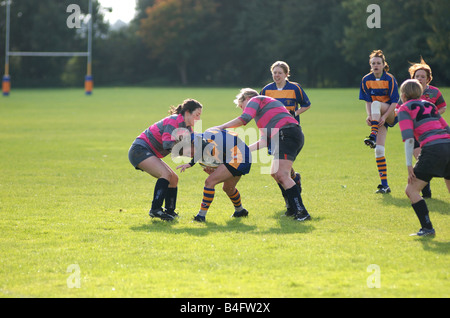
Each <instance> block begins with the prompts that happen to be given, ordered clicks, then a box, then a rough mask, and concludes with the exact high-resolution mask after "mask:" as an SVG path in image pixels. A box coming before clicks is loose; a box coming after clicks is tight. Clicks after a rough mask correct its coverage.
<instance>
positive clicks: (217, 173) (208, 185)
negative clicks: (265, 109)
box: [177, 128, 251, 222]
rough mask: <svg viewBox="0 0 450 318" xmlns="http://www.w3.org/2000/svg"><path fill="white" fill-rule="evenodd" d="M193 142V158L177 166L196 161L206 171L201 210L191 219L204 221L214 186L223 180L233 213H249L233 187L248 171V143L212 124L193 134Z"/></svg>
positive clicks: (184, 166)
mask: <svg viewBox="0 0 450 318" xmlns="http://www.w3.org/2000/svg"><path fill="white" fill-rule="evenodd" d="M192 142H193V145H194V151H193V153H194V158H193V159H192V160H191V162H190V163H188V164H184V165H180V166H178V167H177V169H180V171H181V172H183V171H185V170H186V169H188V168H190V167H192V166H193V165H194V164H195V163H196V162H199V164H200V165H201V166H202V167H203V168H204V171H205V172H206V173H208V174H209V176H208V177H207V178H206V180H205V186H204V189H203V199H202V203H201V206H200V211H199V212H198V214H197V215H196V216H195V217H194V221H197V222H205V220H206V213H207V212H208V209H209V208H210V206H211V204H212V202H213V200H214V195H215V187H216V185H218V184H220V183H223V186H222V189H223V191H224V192H225V193H226V194H227V195H228V197H229V198H230V200H231V202H232V203H233V205H234V209H235V211H234V214H233V215H232V217H246V216H248V211H247V210H246V209H244V208H243V206H242V203H241V195H240V193H239V191H238V189H236V185H237V183H238V182H239V180H240V179H241V176H243V175H246V174H248V173H249V172H250V168H251V153H250V150H249V148H248V147H247V145H246V144H245V143H244V142H243V141H242V140H241V139H239V137H237V135H236V134H234V133H232V132H229V131H226V130H219V129H214V128H212V129H208V130H206V131H205V133H204V134H196V135H194V134H193V138H192Z"/></svg>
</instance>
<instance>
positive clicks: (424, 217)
mask: <svg viewBox="0 0 450 318" xmlns="http://www.w3.org/2000/svg"><path fill="white" fill-rule="evenodd" d="M412 207H413V209H414V212H416V215H417V218H418V219H419V222H420V225H421V226H422V228H423V229H429V230H430V229H432V228H433V224H431V221H430V217H429V215H428V207H427V204H426V203H425V200H423V199H422V200H420V201H419V202H416V203H414V204H412Z"/></svg>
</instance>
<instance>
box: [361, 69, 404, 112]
mask: <svg viewBox="0 0 450 318" xmlns="http://www.w3.org/2000/svg"><path fill="white" fill-rule="evenodd" d="M399 98H400V96H399V94H398V85H397V80H396V79H395V77H394V76H393V75H392V74H390V73H387V72H383V75H382V76H381V78H380V79H377V78H375V75H374V74H373V73H372V72H371V73H369V74H367V75H366V76H364V77H363V79H362V81H361V88H360V92H359V99H360V100H364V101H366V102H374V101H379V102H382V103H387V104H394V103H398V100H399Z"/></svg>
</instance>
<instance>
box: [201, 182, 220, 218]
mask: <svg viewBox="0 0 450 318" xmlns="http://www.w3.org/2000/svg"><path fill="white" fill-rule="evenodd" d="M215 192H216V190H215V189H210V188H206V187H205V188H203V199H202V205H201V207H200V211H199V212H198V214H199V215H201V216H205V215H206V213H207V212H208V209H209V207H210V205H211V203H212V202H213V200H214V193H215Z"/></svg>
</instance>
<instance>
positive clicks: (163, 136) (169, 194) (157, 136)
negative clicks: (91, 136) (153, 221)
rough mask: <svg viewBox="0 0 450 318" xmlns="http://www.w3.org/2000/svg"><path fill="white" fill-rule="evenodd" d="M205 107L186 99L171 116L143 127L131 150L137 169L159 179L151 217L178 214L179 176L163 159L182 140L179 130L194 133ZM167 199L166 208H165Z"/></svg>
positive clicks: (166, 217)
mask: <svg viewBox="0 0 450 318" xmlns="http://www.w3.org/2000/svg"><path fill="white" fill-rule="evenodd" d="M202 108H203V106H202V104H200V103H199V102H198V101H196V100H194V99H187V100H185V101H184V102H183V103H182V104H181V105H178V107H176V108H175V107H173V106H172V107H171V108H170V111H169V113H170V116H168V117H166V118H163V119H161V120H160V121H158V122H156V123H154V124H153V125H151V126H150V127H148V128H147V129H146V130H144V131H143V132H142V133H141V134H140V135H139V136H138V137H137V138H136V139H135V141H134V142H133V144H132V145H131V147H130V149H129V151H128V159H129V160H130V163H131V164H132V165H133V167H134V168H135V169H136V170H141V171H145V172H147V173H148V174H149V175H150V176H152V177H153V178H156V179H157V180H156V184H155V188H154V190H153V200H152V204H151V209H150V212H149V215H150V217H151V218H159V219H161V220H164V221H172V220H174V219H175V217H177V216H178V214H177V213H176V212H175V208H176V202H177V192H178V176H177V174H176V173H175V172H174V171H173V170H172V169H171V168H170V167H169V165H167V164H166V163H165V162H164V161H163V160H162V158H164V157H166V156H167V155H169V154H170V153H171V152H172V148H174V147H175V146H176V145H177V144H178V143H179V142H180V141H181V138H180V137H182V136H177V133H176V132H177V130H178V129H181V131H183V129H184V130H186V131H188V132H189V133H192V127H193V126H194V124H195V121H197V120H200V116H201V114H202ZM174 135H175V136H174ZM164 202H165V209H163V207H162V205H163V203H164Z"/></svg>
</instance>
